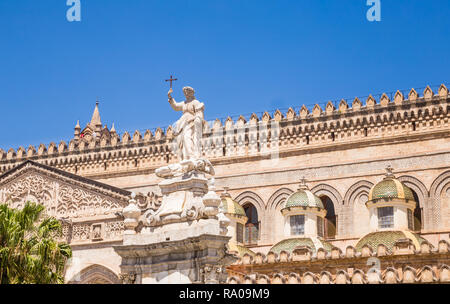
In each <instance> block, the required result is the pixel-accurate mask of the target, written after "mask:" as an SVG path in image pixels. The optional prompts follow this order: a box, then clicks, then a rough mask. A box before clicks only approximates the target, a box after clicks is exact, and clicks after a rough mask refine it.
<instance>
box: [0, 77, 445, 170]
mask: <svg viewBox="0 0 450 304" xmlns="http://www.w3.org/2000/svg"><path fill="white" fill-rule="evenodd" d="M405 95H406V94H404V93H402V92H401V91H397V92H396V93H395V94H394V95H393V96H392V95H390V96H391V98H390V97H389V95H388V94H382V95H381V96H380V97H379V98H378V100H377V99H376V98H375V97H374V96H372V95H370V96H369V97H367V98H364V99H360V98H355V99H354V100H353V101H351V102H347V101H346V100H341V101H340V102H339V104H336V105H335V104H334V103H333V102H328V103H327V104H326V105H325V107H324V108H322V107H321V106H320V105H319V104H316V105H314V106H313V107H312V108H308V107H306V106H305V105H303V106H302V107H301V108H300V109H298V110H295V109H294V108H289V109H287V111H285V112H283V111H281V110H276V111H275V112H274V113H269V112H264V113H262V115H257V114H252V115H250V116H249V117H245V116H243V115H241V116H239V117H238V118H237V119H236V120H233V119H232V118H231V117H228V118H227V119H226V120H225V121H224V122H223V123H222V121H221V120H219V119H216V120H214V121H211V122H210V123H209V124H205V126H204V135H203V139H202V142H203V155H204V156H205V157H206V158H208V159H210V160H211V161H212V162H213V163H214V162H220V161H222V160H224V161H228V159H232V158H236V157H256V158H257V157H266V156H267V155H268V153H274V152H276V153H279V154H282V153H285V152H286V153H296V151H305V150H312V149H317V148H321V149H323V148H326V147H331V146H333V147H336V146H339V145H345V144H353V145H361V146H364V145H367V144H369V143H370V144H374V143H375V144H376V143H377V142H381V141H383V142H386V141H389V140H403V139H405V138H409V139H411V138H416V139H418V138H420V136H422V137H423V135H424V134H427V136H429V137H432V136H436V137H438V136H442V135H448V134H449V115H450V114H449V100H450V98H449V97H450V95H449V91H448V89H447V87H446V86H445V85H441V86H440V87H439V89H438V90H437V91H436V92H433V90H432V89H431V88H430V87H429V86H428V87H427V88H425V90H424V91H423V92H422V94H421V95H420V94H419V93H418V92H417V91H416V90H415V89H412V90H411V91H410V92H409V93H408V94H407V96H405ZM391 99H392V100H391ZM101 126H102V125H101V121H100V114H99V112H98V105H97V106H96V109H95V111H94V115H93V118H92V121H91V122H90V123H89V124H88V125H87V126H86V127H85V128H84V129H83V130H82V131H81V128H80V126H79V123H77V125H76V127H75V133H74V138H73V139H72V140H70V141H69V142H65V141H61V142H59V143H58V144H56V143H50V144H49V145H48V146H45V145H44V144H41V145H39V147H37V149H36V147H33V146H29V147H28V148H27V149H25V148H23V147H19V148H18V149H17V150H14V149H12V148H11V149H9V150H8V151H7V152H6V151H3V150H0V172H2V173H3V172H6V171H8V170H10V169H12V168H14V167H15V166H17V165H18V164H19V163H21V162H23V161H24V160H26V159H29V160H34V161H37V162H40V163H43V164H45V165H50V166H55V167H57V168H59V169H63V170H65V171H68V172H72V173H76V174H79V175H82V176H97V175H104V174H122V173H126V172H129V171H131V170H133V171H140V170H147V171H148V172H152V171H153V170H154V169H155V168H157V167H161V166H163V165H165V164H167V163H173V162H176V161H177V156H176V153H174V151H173V146H174V145H173V139H174V136H173V130H172V128H171V127H168V128H166V129H164V130H163V129H162V128H157V129H156V130H155V131H154V132H152V131H150V130H146V131H145V132H143V133H141V132H140V131H138V130H136V131H135V132H132V133H128V132H124V133H123V134H121V135H119V134H118V133H117V132H116V130H115V127H114V125H113V126H112V128H111V129H110V130H109V129H108V128H107V127H106V126H105V127H103V128H102V127H101ZM275 150H276V151H275ZM299 153H300V152H299Z"/></svg>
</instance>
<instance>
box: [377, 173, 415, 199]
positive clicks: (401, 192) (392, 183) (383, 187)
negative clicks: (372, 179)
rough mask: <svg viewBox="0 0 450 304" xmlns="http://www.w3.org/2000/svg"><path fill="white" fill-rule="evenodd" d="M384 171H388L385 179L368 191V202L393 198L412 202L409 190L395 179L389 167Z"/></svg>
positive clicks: (412, 196)
mask: <svg viewBox="0 0 450 304" xmlns="http://www.w3.org/2000/svg"><path fill="white" fill-rule="evenodd" d="M386 170H387V171H388V173H387V174H386V177H385V178H384V179H383V180H382V181H381V182H379V183H378V184H376V185H375V186H373V187H372V189H370V192H369V201H372V200H375V201H376V200H379V199H393V198H397V199H404V200H412V201H414V195H413V193H412V191H411V189H409V188H408V187H407V186H405V185H404V184H403V183H402V182H401V181H399V180H398V179H396V178H395V176H394V175H393V174H392V168H391V167H388V168H386Z"/></svg>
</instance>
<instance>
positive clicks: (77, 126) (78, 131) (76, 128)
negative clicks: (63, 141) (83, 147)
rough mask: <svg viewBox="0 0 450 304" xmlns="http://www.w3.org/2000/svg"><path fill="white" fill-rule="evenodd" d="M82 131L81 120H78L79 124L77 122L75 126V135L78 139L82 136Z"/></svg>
mask: <svg viewBox="0 0 450 304" xmlns="http://www.w3.org/2000/svg"><path fill="white" fill-rule="evenodd" d="M80 133H81V127H80V121H79V120H77V124H76V126H75V132H74V137H75V138H76V139H79V138H80Z"/></svg>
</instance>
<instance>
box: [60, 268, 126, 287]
mask: <svg viewBox="0 0 450 304" xmlns="http://www.w3.org/2000/svg"><path fill="white" fill-rule="evenodd" d="M121 283H122V282H121V280H120V279H119V276H118V275H116V274H115V273H114V271H112V270H111V269H109V268H107V267H105V266H103V265H99V264H94V265H91V266H88V267H86V268H84V269H83V270H81V271H80V272H79V273H77V274H76V275H74V276H73V277H72V278H71V279H70V280H69V282H68V284H121Z"/></svg>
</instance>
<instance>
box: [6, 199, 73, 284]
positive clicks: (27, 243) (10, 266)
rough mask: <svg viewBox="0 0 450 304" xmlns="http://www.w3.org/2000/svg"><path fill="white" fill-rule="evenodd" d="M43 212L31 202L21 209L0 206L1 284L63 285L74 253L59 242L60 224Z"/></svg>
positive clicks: (66, 245) (41, 207)
mask: <svg viewBox="0 0 450 304" xmlns="http://www.w3.org/2000/svg"><path fill="white" fill-rule="evenodd" d="M43 211H44V206H43V205H38V204H35V203H31V202H27V203H26V204H25V207H24V208H23V209H21V210H19V209H11V208H9V207H8V205H6V204H0V284H62V283H64V266H65V263H66V261H67V259H69V258H70V257H71V256H72V251H71V249H70V247H69V245H68V244H66V243H60V242H58V240H57V238H58V237H60V236H61V235H62V228H61V224H60V222H59V221H58V220H57V219H55V218H53V217H47V216H45V215H44V214H43Z"/></svg>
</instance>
